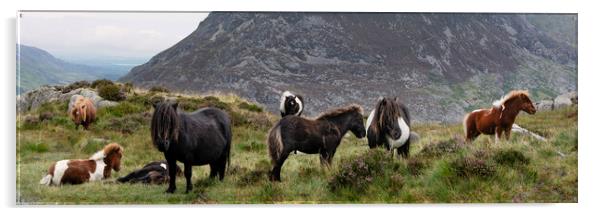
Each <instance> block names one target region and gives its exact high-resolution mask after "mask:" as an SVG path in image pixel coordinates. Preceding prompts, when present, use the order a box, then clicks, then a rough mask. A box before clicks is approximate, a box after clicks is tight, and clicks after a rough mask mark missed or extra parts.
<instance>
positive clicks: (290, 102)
mask: <svg viewBox="0 0 602 216" xmlns="http://www.w3.org/2000/svg"><path fill="white" fill-rule="evenodd" d="M303 108H304V104H303V97H301V95H295V94H293V93H291V92H289V91H285V92H284V93H282V96H281V97H280V115H281V116H282V117H284V116H287V115H296V116H301V113H303Z"/></svg>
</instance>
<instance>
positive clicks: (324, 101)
mask: <svg viewBox="0 0 602 216" xmlns="http://www.w3.org/2000/svg"><path fill="white" fill-rule="evenodd" d="M550 20H551V21H550ZM555 20H561V21H563V22H562V23H564V24H563V26H560V27H557V29H553V30H554V31H552V30H550V29H549V28H544V27H542V26H545V24H547V23H556V22H554V21H555ZM576 22H577V17H576V15H529V16H526V15H515V14H419V13H411V14H408V13H403V14H399V13H229V12H228V13H211V14H210V15H209V17H207V18H206V19H205V20H204V21H203V22H201V23H200V24H199V26H198V28H197V30H196V31H194V32H193V33H192V34H191V35H189V36H188V37H187V38H185V39H184V40H182V41H180V42H179V43H177V44H176V45H174V46H173V47H171V48H169V49H167V50H165V51H163V52H161V53H159V54H158V55H156V56H155V57H153V58H152V59H151V60H150V61H149V62H147V63H146V64H143V65H140V66H138V67H135V68H133V69H132V70H131V71H130V73H129V74H128V75H126V76H125V77H123V78H122V79H121V80H122V81H131V82H133V83H134V84H136V85H142V86H146V87H151V86H158V85H160V86H165V87H168V88H170V89H175V90H180V91H184V92H186V91H192V92H200V93H203V92H212V91H222V92H223V91H225V92H233V93H236V94H239V95H241V96H242V97H245V98H248V99H250V100H253V101H256V102H259V103H261V104H264V105H265V106H266V107H267V108H268V109H269V110H272V111H276V110H277V107H278V105H277V104H278V99H279V94H280V93H281V92H282V91H284V90H292V91H294V92H298V93H300V94H302V95H303V96H304V97H305V98H306V113H307V114H309V115H315V114H317V113H319V112H321V111H323V110H325V109H328V108H330V107H336V106H341V105H345V104H348V103H359V104H361V105H363V106H364V107H365V108H366V110H368V109H371V108H372V107H373V106H374V103H375V102H376V99H377V98H378V97H379V96H399V97H401V98H402V99H403V100H404V101H405V102H406V103H407V104H408V106H409V108H410V110H411V112H412V114H413V117H414V119H415V120H419V121H459V120H460V119H461V118H462V116H463V114H464V112H465V111H468V110H471V109H474V108H477V107H482V106H489V105H490V103H491V102H492V101H493V100H495V99H497V98H499V97H500V96H502V95H504V94H505V93H506V92H507V91H509V90H510V89H529V90H530V91H531V93H532V95H533V97H534V98H535V99H534V100H540V99H545V98H550V97H552V96H555V95H558V94H560V93H564V92H568V91H573V90H576V88H577V70H576V62H577V50H576V47H577V46H576V40H570V39H566V38H567V37H570V36H571V33H570V32H571V31H573V32H574V36H575V37H572V39H574V38H576ZM558 28H560V29H561V30H558ZM567 32H568V33H567ZM567 35H568V36H567Z"/></svg>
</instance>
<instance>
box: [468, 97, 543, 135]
mask: <svg viewBox="0 0 602 216" xmlns="http://www.w3.org/2000/svg"><path fill="white" fill-rule="evenodd" d="M520 111H525V112H527V113H529V114H531V115H533V114H535V112H536V110H535V106H533V103H532V102H531V99H530V98H529V93H528V92H527V91H518V90H515V91H511V92H510V93H508V94H507V95H505V96H504V97H502V99H500V100H498V101H495V102H494V103H493V107H491V108H489V109H478V110H475V111H472V112H471V113H468V114H466V116H465V117H464V122H463V123H464V137H465V139H466V142H467V143H470V142H471V141H472V140H474V139H475V138H477V137H478V136H479V135H480V134H487V135H493V134H495V142H496V143H497V142H498V140H499V139H500V138H501V137H502V134H505V135H506V139H510V132H511V131H512V125H513V124H514V120H516V116H518V114H519V112H520Z"/></svg>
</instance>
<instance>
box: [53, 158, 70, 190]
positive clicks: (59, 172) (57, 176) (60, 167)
mask: <svg viewBox="0 0 602 216" xmlns="http://www.w3.org/2000/svg"><path fill="white" fill-rule="evenodd" d="M68 163H69V160H62V161H59V162H56V164H55V165H54V173H53V176H52V184H54V185H61V179H63V175H65V170H67V168H69V166H68V165H67V164H68Z"/></svg>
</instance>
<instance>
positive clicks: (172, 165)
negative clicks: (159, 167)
mask: <svg viewBox="0 0 602 216" xmlns="http://www.w3.org/2000/svg"><path fill="white" fill-rule="evenodd" d="M166 159H167V157H166ZM167 165H168V166H169V170H176V169H177V168H176V167H177V166H178V165H177V164H176V160H173V159H167ZM175 190H176V172H169V187H168V188H167V191H165V192H167V193H173V192H174V191H175Z"/></svg>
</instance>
